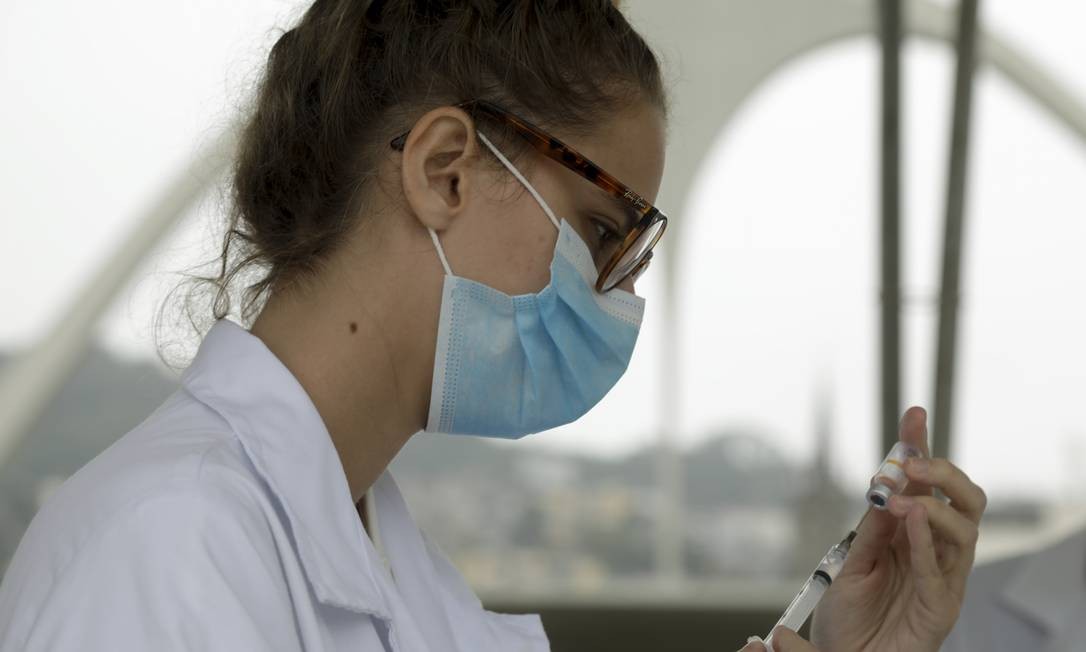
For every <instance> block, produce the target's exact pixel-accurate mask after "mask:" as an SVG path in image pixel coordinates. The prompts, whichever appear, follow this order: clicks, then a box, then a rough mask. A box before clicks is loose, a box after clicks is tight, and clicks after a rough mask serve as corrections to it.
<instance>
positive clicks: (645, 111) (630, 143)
mask: <svg viewBox="0 0 1086 652" xmlns="http://www.w3.org/2000/svg"><path fill="white" fill-rule="evenodd" d="M566 142H568V143H569V145H570V146H571V147H573V148H574V149H576V150H577V151H578V152H580V153H581V154H583V155H584V156H586V157H587V158H589V159H590V160H591V161H592V162H593V163H595V164H596V165H598V166H599V167H601V168H603V169H604V170H605V171H607V172H608V173H609V174H611V176H613V177H615V178H617V179H618V180H619V181H620V182H622V183H623V184H625V185H626V186H628V187H629V188H630V189H631V190H633V191H634V192H636V193H637V194H639V195H641V196H642V197H644V198H645V199H646V200H647V201H648V202H649V203H652V204H655V203H656V195H657V193H658V192H659V190H660V180H661V178H662V177H663V174H664V148H665V124H664V116H663V114H662V112H661V111H660V110H659V109H657V108H656V107H654V106H652V105H650V104H648V103H637V104H635V105H631V106H629V107H628V108H626V109H625V110H623V111H621V112H619V113H616V114H613V115H611V116H609V117H607V118H605V119H604V120H603V122H602V124H600V125H598V126H597V127H596V128H594V129H593V131H592V133H591V135H588V136H581V137H575V138H571V139H570V140H567V141H566ZM599 195H600V196H601V197H606V196H607V195H606V193H603V192H600V193H599Z"/></svg>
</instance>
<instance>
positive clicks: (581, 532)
mask: <svg viewBox="0 0 1086 652" xmlns="http://www.w3.org/2000/svg"><path fill="white" fill-rule="evenodd" d="M5 360H6V358H5V357H4V356H3V354H0V366H2V365H3V363H4V361H5ZM175 387H176V381H174V380H173V379H172V378H171V377H170V376H168V375H167V374H166V373H165V372H163V371H161V370H160V369H159V367H157V366H155V365H153V364H150V363H130V362H126V361H123V360H118V359H116V358H114V357H112V356H111V355H109V354H108V353H106V352H104V351H102V350H99V349H94V350H92V351H91V352H90V353H89V354H88V356H87V358H86V359H85V361H84V362H83V364H81V365H80V366H79V368H78V370H77V372H76V373H75V374H74V375H73V376H72V378H71V379H70V380H69V382H68V383H67V384H66V385H65V386H64V387H63V388H62V390H61V392H60V393H59V394H58V396H57V398H56V400H55V402H54V404H53V406H52V407H51V408H50V409H49V410H48V411H47V412H46V414H45V415H44V416H43V417H42V418H41V419H40V420H39V422H38V423H37V424H36V425H35V427H34V428H33V430H32V432H31V433H30V434H29V436H28V437H26V438H25V439H24V440H23V442H22V443H21V444H20V446H19V447H17V448H16V450H15V451H14V453H13V455H12V456H11V457H10V458H9V459H8V460H7V461H6V462H5V463H4V465H3V466H2V467H0V568H6V565H7V560H8V559H10V556H11V555H12V554H13V553H14V551H15V547H16V546H17V545H18V542H19V539H20V538H21V536H22V533H23V531H24V530H25V528H26V526H27V524H28V523H29V522H30V520H31V518H32V517H33V515H34V513H35V512H36V511H37V509H38V507H39V506H40V504H41V503H42V502H43V501H44V499H45V498H47V497H48V495H49V494H50V493H51V491H52V490H53V489H55V488H56V486H59V484H60V483H62V482H63V481H64V479H65V478H67V477H68V476H69V475H70V474H71V473H73V472H74V471H75V470H77V469H78V468H79V467H81V466H82V465H83V464H84V463H86V461H87V460H89V459H90V458H92V457H93V456H95V455H97V454H98V453H99V452H100V451H102V450H104V449H105V448H106V447H108V446H109V445H110V444H111V443H112V442H113V441H115V440H116V439H117V438H118V437H119V436H121V435H123V434H124V433H126V432H127V431H128V430H130V429H131V428H132V427H134V426H135V425H137V424H138V423H139V422H140V421H142V420H143V419H144V418H145V417H146V416H147V415H148V414H149V413H150V412H151V411H152V410H153V409H154V408H155V407H156V406H157V405H158V404H159V403H160V402H161V401H162V400H164V399H165V397H166V396H168V395H169V394H170V392H172V391H173V390H174V388H175ZM832 429H833V423H832V415H831V414H830V413H829V410H828V408H827V407H825V406H823V407H822V408H820V409H819V411H818V413H817V414H816V415H813V418H812V425H811V437H813V438H815V439H816V440H817V445H816V447H815V448H816V450H817V451H820V453H819V454H817V455H816V456H815V458H814V460H813V461H812V463H811V464H810V465H809V466H806V467H797V466H795V465H793V464H790V463H788V462H787V461H786V458H785V457H784V456H783V455H782V454H781V453H780V452H779V451H777V450H775V449H774V448H773V447H772V446H770V445H769V444H767V443H766V442H767V441H768V440H769V438H767V437H763V436H759V433H757V432H741V431H725V432H720V433H717V434H715V435H713V436H710V437H708V438H707V439H705V440H703V443H701V444H700V445H698V446H697V447H695V448H692V449H690V450H687V451H684V453H683V455H682V460H683V470H684V479H685V485H684V494H685V519H684V522H685V525H684V528H683V529H684V531H683V533H682V542H683V546H684V566H685V572H686V574H687V575H688V576H690V577H693V578H697V579H698V581H700V582H706V581H720V582H722V583H723V582H728V581H734V582H743V583H747V584H749V583H751V582H772V581H785V580H791V579H793V578H797V577H801V576H803V575H805V574H806V573H809V572H810V569H811V568H812V567H813V566H814V565H815V564H816V563H817V560H818V559H819V557H821V555H822V554H823V553H824V552H825V550H826V549H827V548H828V547H829V545H831V544H832V543H833V542H834V541H837V540H839V539H840V538H841V537H842V536H843V535H844V534H845V533H847V532H848V530H849V529H850V528H851V527H852V526H853V525H854V524H855V523H856V522H857V521H858V520H859V517H860V515H861V514H862V511H863V508H864V505H863V503H862V498H860V499H859V500H857V498H858V497H862V495H863V491H862V490H863V487H848V488H845V487H841V486H839V484H838V482H837V480H836V479H835V478H834V477H833V474H832V472H831V467H830V464H829V463H828V453H827V451H828V450H829V445H828V442H829V441H830V440H831V434H832ZM655 456H656V449H655V448H654V447H646V448H643V449H641V450H638V451H636V452H634V453H632V454H630V455H627V456H624V457H621V458H617V459H600V458H596V457H591V456H586V455H577V454H572V453H559V452H540V451H538V450H535V449H533V450H525V449H518V448H517V447H515V446H499V445H495V444H493V443H491V442H488V441H486V440H484V439H479V438H473V437H449V436H430V435H419V436H416V437H415V438H414V439H413V440H411V441H410V442H409V443H408V445H407V446H406V447H405V449H404V450H403V451H402V453H401V454H400V455H399V456H398V457H397V458H396V460H395V461H394V462H393V466H392V469H393V474H394V475H395V477H396V479H397V482H398V483H399V485H400V487H401V489H402V490H403V492H404V494H405V497H406V498H407V501H408V504H409V505H410V507H411V510H412V513H413V514H414V515H415V518H416V520H417V521H418V522H419V524H420V525H421V526H422V528H423V529H424V530H425V531H426V533H427V535H428V536H429V537H430V538H431V539H432V540H434V541H435V542H436V543H437V544H438V545H439V546H440V547H441V548H442V550H443V551H444V552H445V553H446V554H447V555H448V556H449V557H450V559H451V560H452V561H453V562H454V563H455V564H456V565H457V567H458V568H459V569H460V570H461V572H463V573H464V575H465V576H466V577H467V578H468V579H469V581H470V582H471V583H472V584H473V585H474V586H475V587H476V588H477V589H478V590H479V591H481V592H484V593H491V594H510V593H512V594H515V593H517V592H518V591H521V590H522V589H523V588H524V587H536V588H538V587H547V588H549V589H551V590H552V591H554V592H557V593H561V594H586V595H590V594H593V593H595V592H598V591H601V590H603V589H604V588H606V587H607V586H608V585H609V584H611V583H614V582H618V581H630V580H633V581H639V580H644V581H646V582H647V581H649V580H651V578H652V577H653V574H654V566H653V564H654V556H653V541H654V534H653V529H654V523H655V514H656V513H657V505H658V504H659V501H660V500H662V496H661V495H660V492H659V490H658V488H657V485H656V483H655V479H654V469H655ZM846 489H847V490H846ZM1042 507H1043V506H1041V505H1038V504H1032V503H1020V504H1016V505H1006V506H1003V507H1000V506H998V505H993V506H992V507H991V508H990V510H989V514H988V516H986V522H989V523H994V524H995V527H996V528H997V529H998V528H999V527H1003V528H1004V530H1006V531H1008V532H1011V533H1016V532H1017V533H1022V532H1029V531H1031V530H1034V529H1036V528H1037V526H1038V524H1039V522H1040V520H1041V518H1042V513H1043V509H1042Z"/></svg>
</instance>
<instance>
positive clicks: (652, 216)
mask: <svg viewBox="0 0 1086 652" xmlns="http://www.w3.org/2000/svg"><path fill="white" fill-rule="evenodd" d="M455 106H457V107H458V108H461V109H463V110H464V111H466V112H467V113H469V114H472V115H474V112H475V111H479V112H480V113H483V114H485V115H487V116H488V117H490V118H493V119H495V120H497V121H498V122H500V123H502V124H505V125H508V126H509V127H511V128H512V129H513V130H514V131H516V132H517V134H519V135H520V136H521V137H522V138H524V139H525V140H526V141H528V143H529V144H531V145H532V147H533V148H534V149H536V150H537V151H539V152H540V153H541V154H543V155H544V156H546V157H547V158H550V159H552V160H554V161H557V162H558V163H561V164H562V165H563V166H565V167H567V168H569V169H570V170H573V171H574V172H576V173H577V174H579V175H580V176H582V177H584V178H585V179H587V180H589V181H591V182H592V183H594V184H595V185H597V186H599V187H600V188H602V189H603V190H605V191H606V192H607V193H608V194H609V195H611V197H612V198H613V200H614V201H615V203H616V204H617V205H618V206H620V207H621V209H622V210H623V213H624V214H626V215H627V217H628V218H629V224H631V225H632V226H630V228H629V231H628V232H627V233H626V235H625V236H624V237H623V238H622V240H621V242H616V243H615V244H613V245H610V246H609V247H607V250H605V251H602V252H601V257H600V259H601V260H604V261H606V262H605V263H604V264H603V266H602V267H601V268H600V273H599V277H598V278H597V279H596V291H597V292H601V293H602V292H608V291H610V290H611V289H612V288H614V287H615V286H617V285H618V284H620V283H622V282H623V281H625V280H626V279H627V278H632V279H634V280H636V279H637V277H638V276H640V275H641V273H642V272H644V271H645V268H646V267H648V264H649V261H650V260H652V248H653V247H655V246H656V243H657V242H659V241H660V237H661V236H662V235H663V234H664V229H666V228H667V217H666V216H665V215H664V214H663V213H661V212H660V211H659V210H658V209H657V208H656V207H655V206H653V205H652V204H650V203H648V202H647V201H645V200H644V199H643V198H642V197H641V196H640V195H638V194H637V193H636V192H634V191H633V190H631V189H630V188H629V186H627V185H625V184H623V183H622V182H620V181H619V180H618V179H616V178H614V177H613V176H611V175H610V174H608V173H607V172H605V171H603V170H602V169H601V168H600V167H599V166H598V165H596V164H595V163H593V162H592V161H590V160H588V159H587V158H585V157H584V156H582V155H581V154H578V153H577V151H576V150H574V149H573V148H572V147H570V146H568V145H566V144H565V143H563V142H562V141H560V140H558V139H557V138H555V137H554V136H551V135H549V134H547V133H546V132H545V131H543V130H542V129H540V128H539V127H536V126H535V125H533V124H532V123H530V122H528V121H527V120H524V119H523V118H519V117H517V116H515V115H513V114H512V113H509V112H508V111H506V110H505V109H503V108H501V107H499V106H497V105H496V104H494V103H492V102H488V101H486V100H468V101H467V102H460V103H459V104H456V105H455ZM409 133H410V131H406V132H404V133H402V134H400V135H399V136H397V137H396V138H394V139H392V142H391V143H389V144H390V145H391V146H392V148H393V149H395V150H398V151H402V150H403V148H404V143H406V142H407V135H408V134H409Z"/></svg>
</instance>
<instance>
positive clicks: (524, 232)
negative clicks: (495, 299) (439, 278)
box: [442, 192, 560, 295]
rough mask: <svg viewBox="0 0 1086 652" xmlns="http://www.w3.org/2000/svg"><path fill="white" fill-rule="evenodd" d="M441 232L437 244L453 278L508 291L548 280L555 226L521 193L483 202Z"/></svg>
mask: <svg viewBox="0 0 1086 652" xmlns="http://www.w3.org/2000/svg"><path fill="white" fill-rule="evenodd" d="M558 214H559V215H560V213H558ZM465 217H468V216H465ZM447 234H448V235H447V237H446V238H443V240H442V244H443V245H444V246H445V248H446V254H447V255H448V257H449V264H450V265H451V266H452V270H453V273H454V274H456V275H457V276H463V277H465V278H469V279H471V280H473V281H478V282H480V283H483V284H485V285H488V286H490V287H492V288H494V289H495V290H499V291H501V292H504V293H506V294H511V295H516V294H529V293H533V292H538V291H540V290H542V289H543V288H544V287H545V286H546V285H547V283H548V282H549V281H550V263H551V259H552V258H553V256H554V244H555V241H556V240H557V237H558V230H557V229H555V228H554V225H553V224H551V221H550V220H549V219H547V215H546V214H545V213H544V212H543V209H542V208H540V206H539V204H537V203H536V201H535V200H534V199H533V198H532V196H531V195H530V194H528V193H527V192H525V193H523V194H522V195H521V194H518V195H517V196H515V197H509V196H507V197H506V199H505V200H504V201H502V202H497V203H494V204H491V205H488V206H487V207H486V208H485V210H482V211H480V212H477V213H475V214H473V215H471V216H470V217H468V219H465V220H461V221H460V223H459V224H456V225H455V226H454V227H453V228H450V229H449V230H448V231H447Z"/></svg>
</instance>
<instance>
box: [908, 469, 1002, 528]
mask: <svg viewBox="0 0 1086 652" xmlns="http://www.w3.org/2000/svg"><path fill="white" fill-rule="evenodd" d="M905 473H906V474H907V475H908V476H909V481H910V484H911V483H912V482H913V481H916V482H921V483H923V484H926V485H928V486H930V487H938V488H939V489H940V490H941V491H942V492H943V494H945V495H946V497H947V498H949V499H950V504H951V505H952V506H953V507H954V508H955V509H957V510H958V511H960V512H961V513H963V514H965V516H966V518H968V519H969V520H970V521H973V522H974V523H980V518H981V516H982V515H983V514H984V509H985V508H986V507H987V506H988V496H987V495H985V493H984V490H983V489H981V488H980V487H979V486H977V485H976V484H975V483H974V482H973V481H972V480H970V479H969V476H968V475H966V474H965V472H964V471H962V470H961V469H959V468H958V467H956V466H954V465H953V464H951V463H950V461H948V460H946V459H943V458H941V457H940V458H934V459H924V460H922V459H915V458H914V459H910V460H908V462H906V464H905Z"/></svg>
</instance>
